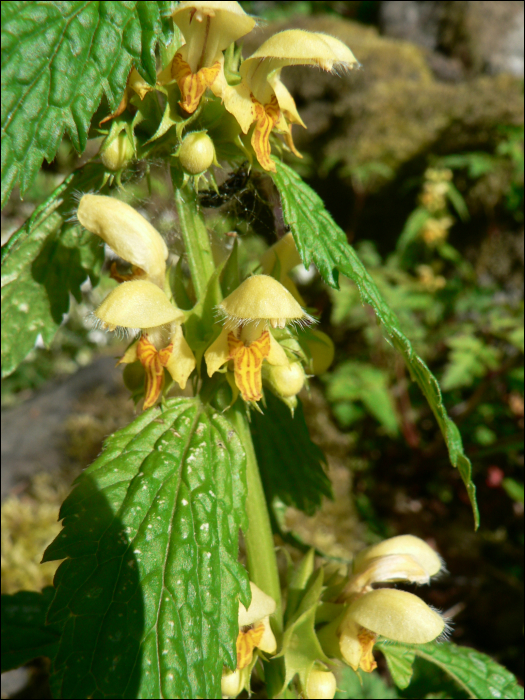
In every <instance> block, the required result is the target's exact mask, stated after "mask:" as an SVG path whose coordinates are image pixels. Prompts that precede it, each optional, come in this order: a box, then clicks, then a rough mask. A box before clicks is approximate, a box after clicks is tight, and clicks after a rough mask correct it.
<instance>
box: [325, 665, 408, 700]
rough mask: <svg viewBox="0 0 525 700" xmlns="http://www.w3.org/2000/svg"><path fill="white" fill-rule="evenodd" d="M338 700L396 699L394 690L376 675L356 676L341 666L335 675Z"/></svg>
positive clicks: (349, 669) (347, 668)
mask: <svg viewBox="0 0 525 700" xmlns="http://www.w3.org/2000/svg"><path fill="white" fill-rule="evenodd" d="M336 677H337V689H338V690H337V693H336V694H335V697H336V698H337V699H338V700H343V699H346V698H354V699H356V698H368V699H370V698H379V700H386V698H397V697H399V695H398V694H397V693H396V690H395V688H390V687H389V686H388V685H387V684H386V683H385V681H384V680H383V679H382V678H381V676H380V675H379V674H378V673H360V674H357V673H356V672H355V671H352V669H351V668H349V667H348V666H343V667H342V668H341V669H340V670H338V671H337V673H336Z"/></svg>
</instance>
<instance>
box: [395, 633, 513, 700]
mask: <svg viewBox="0 0 525 700" xmlns="http://www.w3.org/2000/svg"><path fill="white" fill-rule="evenodd" d="M384 648H385V647H383V651H384ZM413 650H414V653H415V654H416V656H418V657H420V658H422V659H425V660H426V661H430V662H431V663H433V664H436V666H438V667H439V668H441V669H442V670H443V671H445V673H447V674H448V675H449V676H451V677H452V678H453V679H454V680H455V681H456V683H458V685H459V686H460V687H461V688H462V689H463V690H465V691H466V692H467V693H468V695H469V697H471V698H523V688H522V687H521V686H520V685H518V682H517V680H516V678H515V677H514V676H513V675H512V673H509V671H507V670H506V669H505V668H503V666H500V665H499V664H497V663H496V662H495V661H493V660H492V659H491V658H490V656H487V655H486V654H480V652H478V651H475V650H474V649H469V648H468V647H458V646H456V645H455V644H451V643H450V642H447V643H442V644H436V643H431V644H421V645H419V646H414V647H413Z"/></svg>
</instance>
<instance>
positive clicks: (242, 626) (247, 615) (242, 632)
mask: <svg viewBox="0 0 525 700" xmlns="http://www.w3.org/2000/svg"><path fill="white" fill-rule="evenodd" d="M250 588H251V589H252V602H251V603H250V606H249V607H248V609H246V608H245V607H244V605H243V604H242V603H239V635H238V637H237V668H238V669H243V668H245V666H248V664H249V663H250V662H251V660H252V656H253V651H254V649H261V651H264V652H266V653H268V654H274V653H275V650H276V649H277V642H276V641H275V637H274V634H273V632H272V628H271V627H270V615H272V614H273V613H274V612H275V600H274V599H273V598H271V597H270V596H269V595H266V593H263V591H261V589H260V588H258V587H257V586H256V585H255V584H254V583H252V582H251V581H250Z"/></svg>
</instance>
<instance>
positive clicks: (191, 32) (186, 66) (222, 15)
mask: <svg viewBox="0 0 525 700" xmlns="http://www.w3.org/2000/svg"><path fill="white" fill-rule="evenodd" d="M173 21H174V22H175V24H177V25H178V27H179V28H180V30H181V32H182V34H183V36H184V39H185V40H186V43H185V45H184V46H183V47H182V48H181V49H180V50H179V51H178V53H177V54H176V55H175V57H174V58H173V61H172V64H171V77H172V78H175V80H176V81H177V84H178V86H179V88H180V91H181V95H182V100H181V102H180V106H181V107H182V108H183V109H184V110H186V112H189V113H190V114H192V113H193V112H195V110H196V109H197V107H198V106H199V103H200V101H201V98H202V96H203V94H204V92H205V91H206V88H208V87H211V86H212V85H213V83H214V82H215V80H216V79H217V77H218V75H219V74H220V73H221V74H222V73H223V70H224V59H223V55H222V52H223V51H224V49H225V48H227V47H228V46H229V45H230V44H231V43H232V42H234V41H236V40H237V39H239V38H240V37H242V36H244V35H245V34H248V32H250V31H251V30H252V29H253V28H254V26H255V20H254V19H253V18H252V17H249V16H248V15H247V14H246V13H245V12H244V10H243V9H242V7H241V6H240V5H239V3H238V2H179V4H178V5H177V8H176V9H175V11H174V12H173Z"/></svg>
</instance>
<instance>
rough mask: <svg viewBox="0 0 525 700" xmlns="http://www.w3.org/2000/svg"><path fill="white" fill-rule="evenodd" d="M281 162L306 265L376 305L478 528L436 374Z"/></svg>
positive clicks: (286, 201)
mask: <svg viewBox="0 0 525 700" xmlns="http://www.w3.org/2000/svg"><path fill="white" fill-rule="evenodd" d="M275 165H276V168H277V172H276V173H275V174H272V177H273V180H274V182H275V185H276V186H277V189H278V190H279V194H280V196H281V203H282V207H283V216H284V220H285V222H286V224H287V225H288V226H289V227H290V229H291V231H292V234H293V237H294V240H295V243H296V245H297V249H298V251H299V253H300V255H301V259H302V261H303V264H304V265H305V267H309V265H310V263H312V262H314V263H315V265H316V266H317V268H318V270H319V272H320V273H321V275H322V277H323V279H324V281H325V282H327V283H328V284H329V285H330V286H332V287H334V288H336V289H337V288H338V271H340V272H342V273H343V274H344V275H346V276H347V277H349V278H350V279H351V280H353V281H354V282H355V284H356V285H357V288H358V290H359V294H360V297H361V301H362V303H364V304H369V305H370V306H371V307H372V308H373V309H374V311H375V313H376V315H377V318H378V319H379V321H380V322H381V324H382V327H383V331H384V335H385V337H386V338H387V340H389V342H390V343H391V344H392V345H393V346H394V347H395V348H396V350H398V351H399V352H401V353H402V354H403V356H404V358H405V361H406V363H407V366H408V368H409V370H410V373H411V375H412V378H413V379H415V381H416V382H417V383H418V384H419V387H420V389H421V391H422V392H423V394H424V395H425V397H426V399H427V401H428V403H429V405H430V407H431V408H432V411H433V412H434V415H435V416H436V419H437V421H438V423H439V427H440V429H441V432H442V433H443V437H444V438H445V441H446V444H447V447H448V453H449V457H450V461H451V463H452V465H453V466H454V467H457V469H458V470H459V473H460V475H461V478H462V479H463V482H464V483H465V486H466V488H467V492H468V495H469V498H470V502H471V505H472V509H473V513H474V522H475V526H476V527H477V526H478V523H479V513H478V508H477V504H476V491H475V486H474V483H473V481H472V465H471V463H470V461H469V459H468V458H467V457H466V455H465V453H464V451H463V445H462V442H461V435H460V433H459V430H458V429H457V427H456V425H455V424H454V423H453V422H452V421H451V420H450V418H449V417H448V414H447V411H446V409H445V406H444V404H443V397H442V395H441V391H440V388H439V384H438V383H437V380H436V378H435V377H434V375H433V374H432V372H431V371H430V370H429V368H428V367H427V365H426V364H425V363H424V362H423V360H422V359H421V358H420V357H419V356H418V355H417V354H416V352H415V351H414V348H413V347H412V344H411V343H410V341H409V340H408V338H407V337H406V336H405V335H404V333H403V332H402V331H401V328H400V326H399V321H398V319H397V318H396V315H395V314H394V313H393V311H392V310H391V309H390V307H389V306H388V305H387V304H386V302H385V301H384V299H383V298H382V296H381V294H380V292H379V290H378V288H377V285H376V284H375V282H374V281H373V279H372V278H371V277H370V275H369V274H368V272H367V271H366V269H365V268H364V266H363V264H362V262H361V261H360V260H359V258H358V256H357V254H356V252H355V251H354V249H353V248H352V246H351V245H350V244H349V243H348V241H347V240H346V236H345V234H344V232H343V231H342V230H341V229H340V228H339V226H337V224H336V223H335V222H334V220H333V219H332V217H331V216H330V214H329V213H328V212H327V211H326V209H325V208H324V204H323V202H322V200H321V199H320V197H319V196H318V195H317V194H316V193H315V192H314V191H313V190H312V189H311V188H310V187H309V186H308V185H307V184H306V183H304V182H303V181H302V180H301V178H300V177H299V176H298V175H297V174H296V173H295V171H294V170H292V168H290V167H289V166H288V165H286V164H284V163H281V162H279V161H277V160H275Z"/></svg>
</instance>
